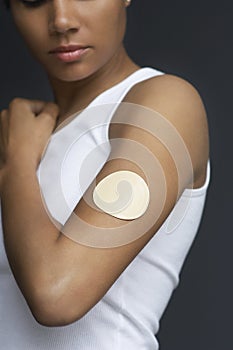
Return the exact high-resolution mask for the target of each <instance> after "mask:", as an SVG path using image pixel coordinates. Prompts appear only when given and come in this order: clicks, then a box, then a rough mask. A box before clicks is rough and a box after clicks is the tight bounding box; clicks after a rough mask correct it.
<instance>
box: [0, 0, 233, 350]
mask: <svg viewBox="0 0 233 350" xmlns="http://www.w3.org/2000/svg"><path fill="white" fill-rule="evenodd" d="M232 18H233V3H232V1H231V0H227V1H218V2H217V1H215V0H212V1H211V0H204V1H203V0H202V1H201V0H195V1H188V0H180V1H174V0H168V1H166V0H160V1H157V0H132V5H131V7H130V8H128V28H127V34H126V38H125V44H126V47H127V49H128V52H129V54H130V56H131V57H132V58H133V59H134V60H135V61H136V62H137V63H138V64H139V65H141V66H152V67H155V68H157V69H159V70H162V71H164V72H166V73H170V74H175V75H178V76H180V77H183V78H184V79H186V80H188V81H190V82H191V83H192V84H193V85H194V86H195V87H196V88H197V89H198V91H199V93H200V95H201V96H202V99H203V101H204V104H205V107H206V110H207V114H208V120H209V129H210V137H211V138H210V142H211V143H210V146H211V155H210V157H211V165H212V176H211V184H210V188H209V192H208V197H207V202H206V207H205V212H204V217H203V219H202V223H201V226H200V230H199V233H198V235H197V237H196V239H195V241H194V243H193V245H192V248H191V250H190V252H189V254H188V256H187V258H186V261H185V265H184V266H183V269H182V271H181V275H180V284H179V286H178V287H177V289H176V290H175V291H174V293H173V296H172V298H171V300H170V302H169V304H168V307H167V309H166V311H165V313H164V315H163V317H162V319H161V324H160V331H159V333H158V335H157V336H158V339H159V342H160V347H161V350H197V349H198V350H210V349H211V350H219V349H224V350H230V349H232V337H231V335H232V334H231V333H232V331H231V326H232V321H231V314H232V300H231V296H232V295H233V293H232V292H233V290H232V282H231V277H230V276H232V272H231V267H232V264H231V261H232V259H231V256H232V254H233V253H232V250H233V240H232V233H233V230H232V227H233V225H232V220H231V215H232V213H231V209H232V184H231V179H232V165H231V159H232V156H231V152H230V149H231V148H230V142H231V139H232V126H233V122H232V116H233V106H232V100H233V96H232V95H233V69H232V61H233V33H232V32H233V21H232ZM0 23H1V25H0V43H1V49H0V52H1V54H0V77H1V79H0V109H2V108H4V107H7V105H8V103H9V102H10V100H11V99H12V98H13V97H15V96H20V97H25V98H40V99H45V100H49V99H50V98H51V96H52V95H51V91H50V89H49V86H48V83H47V78H46V76H45V73H44V72H43V71H42V68H41V67H40V66H39V65H38V64H37V63H36V62H35V61H34V60H33V59H32V58H31V56H30V54H29V53H28V51H27V49H26V48H25V47H24V44H23V43H22V40H21V38H20V37H19V35H18V34H17V32H16V30H15V29H14V26H13V24H12V21H11V17H10V14H7V12H6V11H5V10H4V9H3V6H2V5H0ZM124 350H127V349H124Z"/></svg>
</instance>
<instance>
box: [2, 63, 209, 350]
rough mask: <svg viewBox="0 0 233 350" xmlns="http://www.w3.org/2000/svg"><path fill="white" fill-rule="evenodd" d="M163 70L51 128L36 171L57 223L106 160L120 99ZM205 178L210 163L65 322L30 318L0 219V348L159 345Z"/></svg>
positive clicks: (140, 76) (140, 348)
mask: <svg viewBox="0 0 233 350" xmlns="http://www.w3.org/2000/svg"><path fill="white" fill-rule="evenodd" d="M161 74H164V73H163V72H161V71H158V70H156V69H154V68H151V67H143V68H141V69H139V70H138V71H136V72H134V73H133V74H131V75H130V76H128V77H127V78H126V79H124V80H123V81H121V82H120V83H118V84H116V85H115V86H113V87H111V88H110V89H108V90H106V91H104V92H103V93H101V94H100V95H99V96H97V97H96V98H95V99H94V100H93V101H92V102H91V103H90V104H89V105H88V107H87V108H86V109H85V110H84V111H83V112H82V113H81V114H79V115H78V116H77V118H73V119H72V120H71V121H70V122H69V123H68V124H66V125H65V126H63V127H62V128H61V129H59V130H57V131H56V132H55V133H53V134H52V137H51V139H50V142H49V144H48V147H47V149H46V152H45V155H44V157H43V159H42V161H41V163H40V166H39V168H38V170H37V175H38V180H39V182H40V187H41V191H42V194H43V196H44V200H45V203H46V205H47V207H48V209H49V210H50V213H52V215H53V216H54V217H55V218H56V219H57V220H58V221H59V222H60V223H62V224H64V223H65V221H66V219H67V218H68V217H69V215H70V213H71V211H72V210H73V209H74V207H75V206H76V204H77V203H78V202H79V200H80V198H81V197H82V195H83V193H84V191H85V189H86V188H87V187H88V186H89V184H90V183H91V182H92V181H93V179H94V178H95V176H96V174H97V173H98V172H99V171H100V169H101V168H102V167H103V165H104V164H105V162H106V160H107V157H108V155H109V152H110V148H109V142H108V141H109V140H108V128H109V122H110V120H111V117H112V115H113V113H114V110H115V108H116V107H117V103H119V102H121V101H122V100H123V98H124V96H125V95H126V93H127V92H128V91H129V90H130V88H131V87H132V86H133V85H135V84H136V83H138V82H140V81H143V80H146V79H148V78H151V77H154V76H157V75H161ZM111 103H113V104H112V105H109V104H111ZM104 104H106V106H104ZM100 105H102V107H103V108H102V107H101V111H103V110H104V111H105V112H104V113H103V114H102V113H101V117H100V119H99V120H100V121H101V123H100V125H99V126H98V125H97V126H96V127H95V128H92V129H91V128H90V126H91V125H93V124H92V123H93V121H90V120H89V119H90V117H89V114H85V112H86V111H87V110H88V108H89V107H93V106H100ZM104 107H106V108H104ZM88 118H89V119H88ZM88 123H91V124H88ZM88 125H89V126H88ZM86 130H89V131H88V132H85V131H86ZM72 140H73V142H71V141H72ZM71 144H72V145H71ZM100 144H101V145H102V146H101V147H99V148H98V145H100ZM94 148H95V149H98V151H97V152H96V158H95V160H96V161H95V164H91V166H90V167H88V169H85V167H83V168H82V169H81V165H82V161H83V160H84V159H85V157H86V156H87V155H88V154H89V152H91V151H92V150H93V149H94ZM81 170H82V172H83V174H82V176H81V178H82V184H81V186H80V182H79V180H78V179H79V175H80V171H81ZM83 179H85V181H84V182H85V183H84V182H83ZM209 181H210V161H209V162H208V166H207V177H206V181H205V184H204V185H203V186H202V187H201V188H198V189H186V190H185V191H184V192H183V194H182V196H181V197H180V199H179V201H178V202H177V203H176V205H175V207H174V209H173V211H172V212H171V213H170V215H169V217H168V218H167V220H166V221H165V222H164V224H163V225H162V226H161V227H160V229H159V230H158V231H157V233H156V234H155V235H154V236H153V238H152V239H151V240H150V241H149V242H148V244H147V245H146V246H145V247H144V248H143V249H142V250H141V252H140V253H139V254H138V255H137V256H136V258H135V259H134V260H133V261H132V262H131V264H130V265H129V266H128V267H127V268H126V269H125V271H124V272H123V273H122V274H121V275H120V277H119V278H118V279H117V280H116V281H115V283H114V284H113V285H112V287H111V288H110V289H109V290H108V292H107V293H106V294H105V295H104V297H103V298H102V299H101V300H100V301H99V302H98V303H97V304H96V305H95V306H94V307H93V308H92V309H91V310H90V311H89V312H88V313H87V314H86V315H85V316H84V317H82V318H81V319H80V320H78V321H76V322H74V323H72V324H70V325H68V326H64V327H45V326H42V325H40V324H38V323H37V322H36V320H35V319H34V317H33V316H32V314H31V312H30V309H29V307H28V305H27V303H26V301H25V299H24V297H23V295H22V293H21V291H20V289H19V288H18V285H17V284H16V281H15V279H14V277H13V274H12V272H11V269H10V267H9V264H8V260H7V257H6V252H5V248H4V244H3V234H2V224H1V223H0V344H1V349H6V350H27V349H28V350H36V349H38V350H58V349H59V350H109V349H111V350H121V349H124V350H126V349H127V350H152V349H153V350H157V349H158V348H159V344H158V341H157V339H156V337H155V335H156V333H157V332H158V329H159V320H160V318H161V316H162V314H163V312H164V310H165V308H166V306H167V304H168V301H169V299H170V297H171V295H172V292H173V291H174V289H175V288H176V287H177V285H178V282H179V274H180V271H181V268H182V265H183V263H184V260H185V258H186V255H187V253H188V251H189V249H190V247H191V245H192V242H193V240H194V238H195V236H196V234H197V231H198V227H199V224H200V220H201V217H202V212H203V207H204V203H205V198H206V192H207V188H208V185H209ZM187 198H188V199H189V205H188V207H187V210H186V213H185V217H184V218H183V220H181V222H180V223H179V225H177V227H176V228H175V230H173V231H172V233H170V234H169V233H168V230H167V224H168V222H169V219H171V215H172V214H173V213H174V212H175V211H176V212H179V209H180V210H182V208H183V207H184V205H185V203H186V201H187ZM12 219H13V218H12Z"/></svg>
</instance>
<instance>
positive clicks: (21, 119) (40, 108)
mask: <svg viewBox="0 0 233 350" xmlns="http://www.w3.org/2000/svg"><path fill="white" fill-rule="evenodd" d="M58 113H59V109H58V106H57V105H56V104H55V103H52V102H44V101H40V100H27V99H22V98H15V99H14V100H12V101H11V103H10V104H9V108H8V109H4V110H3V111H2V112H1V113H0V131H1V133H0V167H1V169H2V168H3V167H4V166H5V165H6V164H7V163H9V162H11V160H13V159H15V158H18V159H20V160H24V158H25V159H26V160H27V161H30V162H32V163H33V164H34V165H35V166H36V167H37V166H38V165H39V162H40V160H41V158H42V155H43V152H44V150H45V147H46V145H47V143H48V141H49V138H50V136H51V134H52V132H53V130H54V129H55V126H56V120H57V116H58Z"/></svg>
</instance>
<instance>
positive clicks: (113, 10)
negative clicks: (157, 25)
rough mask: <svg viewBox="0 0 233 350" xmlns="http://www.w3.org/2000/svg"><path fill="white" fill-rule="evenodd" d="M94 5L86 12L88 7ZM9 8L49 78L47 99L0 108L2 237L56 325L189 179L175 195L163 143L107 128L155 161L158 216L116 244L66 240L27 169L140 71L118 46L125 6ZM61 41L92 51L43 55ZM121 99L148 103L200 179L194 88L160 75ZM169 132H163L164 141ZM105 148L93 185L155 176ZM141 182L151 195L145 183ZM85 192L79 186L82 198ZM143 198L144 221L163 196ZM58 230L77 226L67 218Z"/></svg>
mask: <svg viewBox="0 0 233 350" xmlns="http://www.w3.org/2000/svg"><path fill="white" fill-rule="evenodd" d="M93 8H95V11H93V10H92V11H91V9H93ZM11 11H12V15H13V18H14V21H15V23H16V26H17V28H18V30H19V31H20V33H21V34H22V36H23V38H24V39H25V42H26V44H27V45H28V47H29V49H30V50H31V51H32V53H33V55H34V56H35V58H36V59H37V60H38V61H39V62H40V63H41V64H42V65H43V67H44V68H45V70H46V72H47V74H48V76H49V80H50V82H51V86H52V88H53V91H54V96H55V103H52V102H50V103H47V102H44V101H35V100H33V101H30V100H27V99H19V98H17V99H14V100H13V101H12V102H11V103H10V105H9V107H8V109H5V110H3V111H2V112H1V114H0V116H1V117H0V121H1V123H0V124H1V125H0V126H1V130H0V131H1V137H0V151H1V170H0V195H1V204H2V218H3V231H4V244H5V249H6V252H7V256H8V260H9V263H10V266H11V269H12V272H13V274H14V277H15V279H16V281H17V283H18V285H19V287H20V289H21V291H22V293H23V295H24V297H25V299H26V301H27V303H28V306H29V308H30V309H31V311H32V314H33V315H34V317H35V319H36V320H37V321H38V322H39V323H40V324H42V325H46V326H63V325H67V324H70V323H72V322H74V321H75V320H78V319H80V318H81V317H83V315H85V314H86V313H87V312H88V311H89V310H90V309H91V308H92V307H93V306H94V305H95V304H96V303H97V302H98V301H99V300H100V299H101V298H102V297H103V296H104V294H105V293H106V292H107V291H108V289H109V288H110V287H111V285H112V284H113V283H114V282H115V281H116V279H117V278H118V277H119V276H120V274H121V273H122V272H123V271H124V269H125V268H126V267H127V266H128V265H129V264H130V262H131V261H132V260H133V259H134V258H135V257H136V256H137V254H138V253H139V252H140V251H141V249H142V248H143V247H144V246H145V245H146V244H147V243H148V242H149V240H150V239H151V238H152V237H153V236H154V234H155V233H156V232H157V231H158V229H159V228H160V227H161V225H162V223H163V222H164V221H165V219H166V218H167V216H168V215H169V213H170V212H171V210H172V208H173V207H174V205H175V203H176V200H177V196H178V197H179V196H180V194H181V192H182V190H184V189H185V188H187V187H188V185H190V181H191V179H190V172H189V169H185V170H184V176H183V178H182V186H181V192H180V193H178V189H177V181H178V180H177V171H176V167H175V164H174V161H173V159H172V157H171V155H170V154H169V152H168V150H167V149H166V147H165V146H164V145H163V144H162V143H161V142H159V141H158V139H156V138H155V137H152V136H151V135H150V134H149V133H147V132H145V131H143V130H139V129H138V128H135V127H128V128H127V127H122V126H119V125H115V126H111V128H110V138H122V139H124V138H125V139H131V140H135V141H137V143H139V144H142V145H144V146H145V147H147V148H148V149H149V150H150V151H151V152H152V154H153V155H154V157H155V158H156V159H158V161H159V163H160V164H161V167H162V169H163V172H164V176H165V178H166V182H167V191H166V200H165V204H164V208H163V210H162V212H161V215H160V216H159V217H158V219H156V220H155V221H154V224H153V226H152V227H151V229H150V230H148V231H146V229H145V228H146V226H147V225H146V222H145V220H144V219H143V216H142V217H141V218H140V219H139V224H138V225H139V227H141V229H142V231H143V230H144V229H145V231H146V232H145V234H144V235H143V236H142V237H140V238H139V239H137V240H135V241H134V242H132V243H130V244H126V245H124V246H122V247H117V248H109V249H101V248H99V249H97V248H95V249H94V248H92V247H88V246H85V245H81V244H78V243H74V242H73V241H72V240H71V239H69V238H67V237H66V236H65V235H64V234H62V232H61V231H59V230H58V228H57V227H55V225H53V224H52V222H51V221H50V219H49V218H48V215H47V213H46V211H45V208H44V205H43V202H42V199H41V193H40V187H39V183H38V179H37V177H36V169H37V167H38V165H39V163H40V160H41V156H42V153H43V150H44V148H45V146H46V144H47V142H48V140H49V137H50V135H51V133H52V132H53V131H54V130H55V128H56V127H57V126H58V125H59V124H60V123H61V122H62V121H64V120H66V118H67V117H68V116H69V115H71V114H72V113H74V112H76V111H77V110H79V109H81V108H84V107H85V106H86V105H87V104H88V103H89V102H90V101H91V100H92V99H93V98H94V97H95V96H97V95H98V94H99V93H101V92H102V91H104V90H105V89H106V88H109V87H111V86H113V85H114V84H116V83H117V82H119V81H121V80H122V79H124V78H125V77H126V76H128V75H129V74H131V73H132V72H134V71H136V70H137V69H138V68H139V67H138V66H137V65H136V64H135V63H134V62H133V61H132V60H131V59H130V58H129V56H128V55H127V53H126V52H125V49H124V47H123V44H122V40H123V36H124V32H125V20H126V18H125V11H126V5H125V3H124V2H122V1H121V0H118V1H109V0H96V1H95V0H93V1H91V0H90V1H89V0H87V1H81V0H80V1H79V0H74V1H73V0H70V1H66V0H48V1H47V2H46V3H43V5H41V6H39V7H37V8H34V9H28V8H26V7H25V6H24V5H23V4H22V3H20V2H19V1H16V0H11ZM70 42H72V43H78V42H79V43H80V42H81V43H84V44H88V45H90V46H91V49H90V51H89V52H88V54H87V55H86V56H85V57H84V56H83V58H82V59H80V60H79V61H77V62H74V63H71V64H64V63H62V62H59V61H57V60H56V59H55V58H53V57H51V56H50V55H49V54H48V53H47V52H48V51H49V50H51V49H53V48H55V47H57V46H59V45H61V44H62V43H63V44H64V43H70ZM123 101H125V102H130V103H133V104H139V105H142V106H145V107H148V108H150V109H151V110H152V111H153V110H154V111H158V112H159V113H160V114H161V115H162V116H165V118H167V120H168V121H169V122H170V123H171V125H173V126H174V128H175V129H176V130H177V131H178V132H179V133H180V135H181V137H182V138H183V140H184V142H185V144H186V147H187V148H188V151H189V153H190V157H191V160H192V166H193V172H194V188H196V187H200V186H202V185H203V183H204V181H205V176H206V164H207V160H208V155H209V147H208V126H207V120H206V112H205V108H204V106H203V103H202V100H201V98H200V96H199V94H198V92H197V91H196V90H195V88H194V87H193V86H192V85H191V84H189V83H188V82H186V81H185V80H183V79H181V78H178V77H175V76H172V75H168V74H166V75H164V76H159V77H155V78H152V79H148V80H147V81H144V82H141V83H139V84H136V85H135V86H134V87H133V88H132V89H131V90H130V91H129V92H128V93H127V95H126V96H125V98H124V100H123ZM168 101H169V103H168ZM151 122H153V119H152V121H151ZM155 126H156V125H155ZM173 137H174V136H173V135H172V134H171V135H169V138H170V141H171V142H172V141H173ZM133 153H134V151H133ZM113 155H114V157H113V160H110V161H108V162H106V164H105V165H104V166H103V168H102V169H101V171H100V173H99V174H98V176H97V177H96V179H95V180H96V183H97V184H98V182H99V181H101V179H102V178H104V177H105V176H107V175H108V174H110V173H112V172H113V171H117V170H129V171H134V172H136V173H138V174H139V175H140V176H142V177H143V179H144V180H145V181H147V178H146V176H145V174H149V175H151V177H153V178H155V179H156V176H157V174H156V173H154V172H153V169H152V167H150V165H149V166H148V167H147V168H145V169H143V170H142V169H141V168H140V167H139V166H137V165H135V164H134V163H133V162H131V161H129V160H125V159H124V157H122V158H123V159H121V158H120V156H119V149H117V148H116V149H113ZM138 158H139V159H138V161H139V163H140V161H143V159H140V156H139V155H138ZM132 159H133V154H132ZM95 180H94V181H95ZM155 182H156V181H155ZM148 186H149V190H150V193H151V194H152V193H153V190H154V186H152V187H151V184H148ZM91 191H92V190H91V188H88V190H87V196H88V197H91V193H92V192H91ZM151 197H152V204H151V203H150V204H149V207H148V212H149V213H151V219H153V218H154V216H155V213H156V210H158V209H156V208H157V206H156V205H154V204H153V203H154V202H156V203H160V202H162V198H160V197H155V196H153V195H151ZM16 199H17V200H16ZM153 200H154V202H153ZM19 203H20V205H19ZM74 212H75V214H76V215H77V216H79V217H81V218H82V219H83V220H84V222H87V223H89V224H90V225H93V226H94V227H95V226H99V227H104V228H106V230H107V229H108V227H112V228H117V227H119V226H122V225H123V226H124V224H126V222H125V221H124V220H120V219H117V218H114V217H111V216H110V215H108V214H106V213H102V212H99V211H98V210H95V206H94V204H93V203H92V207H89V206H88V204H87V203H86V201H85V200H84V199H81V200H80V202H79V203H78V205H77V206H76V208H75V210H74ZM12 217H14V220H12ZM66 227H70V228H71V229H73V230H77V231H78V232H79V230H80V232H82V233H83V231H81V228H80V227H77V226H75V225H74V224H73V222H72V219H71V220H70V221H69V220H68V225H66ZM88 227H89V226H88V225H87V227H86V228H85V229H87V230H88ZM58 303H59V308H58V307H57V305H58Z"/></svg>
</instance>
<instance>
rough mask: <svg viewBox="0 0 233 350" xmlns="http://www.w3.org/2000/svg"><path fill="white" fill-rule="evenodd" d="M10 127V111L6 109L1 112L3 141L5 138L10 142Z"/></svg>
mask: <svg viewBox="0 0 233 350" xmlns="http://www.w3.org/2000/svg"><path fill="white" fill-rule="evenodd" d="M8 126H9V116H8V110H7V109H4V110H2V112H1V139H2V141H4V140H5V138H6V139H7V140H8Z"/></svg>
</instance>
